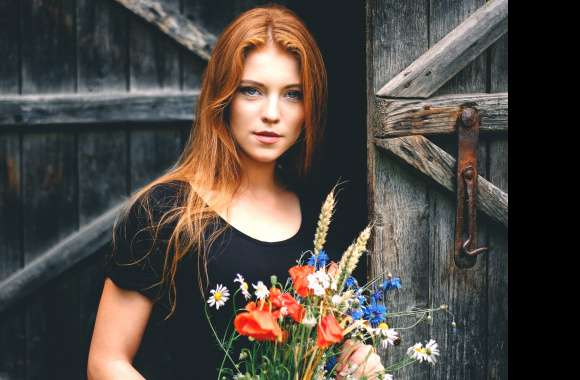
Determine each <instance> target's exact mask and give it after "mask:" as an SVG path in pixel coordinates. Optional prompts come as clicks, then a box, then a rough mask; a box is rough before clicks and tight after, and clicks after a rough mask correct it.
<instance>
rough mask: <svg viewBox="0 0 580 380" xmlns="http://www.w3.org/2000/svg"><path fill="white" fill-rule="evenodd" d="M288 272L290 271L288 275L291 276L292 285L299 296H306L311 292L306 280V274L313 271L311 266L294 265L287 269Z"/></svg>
mask: <svg viewBox="0 0 580 380" xmlns="http://www.w3.org/2000/svg"><path fill="white" fill-rule="evenodd" d="M288 273H290V277H292V285H293V286H294V289H295V290H296V293H298V295H299V296H300V297H306V296H307V295H309V294H312V293H313V292H312V289H308V280H307V277H308V275H309V274H312V273H314V267H313V266H311V265H294V266H293V267H292V268H290V269H289V270H288Z"/></svg>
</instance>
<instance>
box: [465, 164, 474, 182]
mask: <svg viewBox="0 0 580 380" xmlns="http://www.w3.org/2000/svg"><path fill="white" fill-rule="evenodd" d="M473 174H475V173H473V168H472V167H471V166H470V167H468V168H465V170H464V171H463V178H465V179H466V180H468V181H469V180H471V179H473Z"/></svg>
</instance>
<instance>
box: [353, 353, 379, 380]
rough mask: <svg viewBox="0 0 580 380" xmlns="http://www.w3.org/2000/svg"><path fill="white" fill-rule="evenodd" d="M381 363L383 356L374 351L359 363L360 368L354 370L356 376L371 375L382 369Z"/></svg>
mask: <svg viewBox="0 0 580 380" xmlns="http://www.w3.org/2000/svg"><path fill="white" fill-rule="evenodd" d="M380 367H382V365H381V358H380V357H379V356H378V355H377V354H374V353H372V354H371V355H370V356H369V357H368V359H366V360H365V359H363V362H362V363H361V364H360V365H359V367H358V369H357V370H356V371H355V372H354V376H355V378H356V377H361V376H363V375H364V376H367V377H370V376H371V375H372V374H374V373H376V372H377V371H379V370H380Z"/></svg>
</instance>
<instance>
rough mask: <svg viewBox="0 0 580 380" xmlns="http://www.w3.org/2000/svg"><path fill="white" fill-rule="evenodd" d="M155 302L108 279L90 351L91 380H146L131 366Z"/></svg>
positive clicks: (88, 372) (88, 371)
mask: <svg viewBox="0 0 580 380" xmlns="http://www.w3.org/2000/svg"><path fill="white" fill-rule="evenodd" d="M152 308H153V302H152V301H151V300H150V299H148V298H147V297H145V296H144V295H142V294H140V293H139V292H137V291H132V290H125V289H122V288H119V287H118V286H117V285H115V283H114V282H113V281H112V280H111V279H110V278H106V279H105V286H104V288H103V294H102V295H101V300H100V302H99V308H98V311H97V317H96V321H95V328H94V331H93V337H92V340H91V346H90V349H89V358H88V364H87V376H88V379H89V380H100V379H143V376H141V374H139V372H137V370H136V369H135V368H134V367H133V366H132V364H131V363H132V361H133V357H134V356H135V353H136V352H137V349H138V348H139V344H140V343H141V339H142V337H143V333H144V332H145V328H146V326H147V322H148V320H149V316H150V315H151V310H152Z"/></svg>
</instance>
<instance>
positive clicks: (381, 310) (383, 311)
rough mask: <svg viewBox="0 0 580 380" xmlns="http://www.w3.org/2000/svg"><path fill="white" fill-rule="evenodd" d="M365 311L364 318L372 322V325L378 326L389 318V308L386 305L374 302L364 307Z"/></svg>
mask: <svg viewBox="0 0 580 380" xmlns="http://www.w3.org/2000/svg"><path fill="white" fill-rule="evenodd" d="M363 311H364V318H365V319H366V320H367V321H369V322H370V323H371V326H372V327H377V326H378V325H379V323H381V322H383V321H385V319H386V318H387V308H386V307H385V306H384V305H379V304H376V303H373V304H371V305H368V306H366V307H364V308H363Z"/></svg>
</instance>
